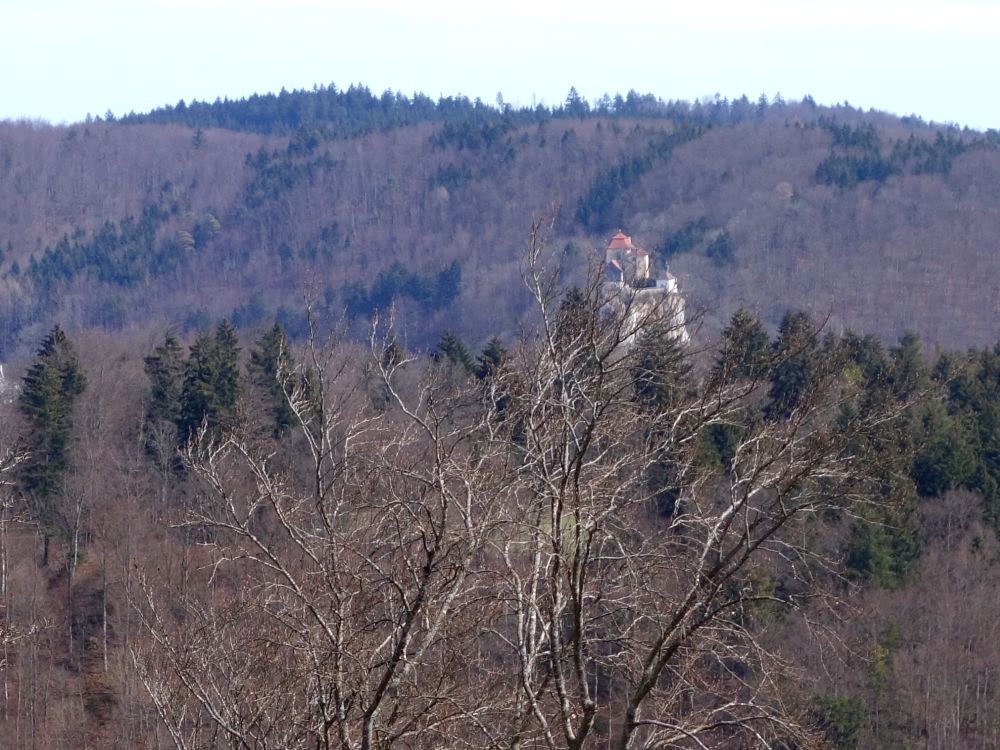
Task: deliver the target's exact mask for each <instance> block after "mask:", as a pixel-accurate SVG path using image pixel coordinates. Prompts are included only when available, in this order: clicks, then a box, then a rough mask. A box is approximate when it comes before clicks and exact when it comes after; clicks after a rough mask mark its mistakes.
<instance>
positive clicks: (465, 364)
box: [431, 330, 476, 375]
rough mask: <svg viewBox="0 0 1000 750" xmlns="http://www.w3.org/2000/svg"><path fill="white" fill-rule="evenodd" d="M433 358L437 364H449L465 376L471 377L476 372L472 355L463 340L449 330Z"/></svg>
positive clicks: (443, 335) (432, 355) (444, 334)
mask: <svg viewBox="0 0 1000 750" xmlns="http://www.w3.org/2000/svg"><path fill="white" fill-rule="evenodd" d="M431 357H432V358H433V359H434V361H435V362H438V363H443V364H449V365H451V366H453V367H454V368H456V369H457V370H459V371H460V372H462V373H463V374H465V375H471V374H473V373H474V372H475V370H476V368H475V365H473V363H472V355H471V354H469V350H468V349H466V347H465V344H464V343H462V339H460V338H459V337H458V336H456V335H455V334H453V333H452V332H451V331H448V330H445V331H444V332H443V333H442V334H441V340H440V341H438V343H437V346H436V347H435V348H434V351H433V352H432V353H431Z"/></svg>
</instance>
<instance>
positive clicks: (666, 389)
mask: <svg viewBox="0 0 1000 750" xmlns="http://www.w3.org/2000/svg"><path fill="white" fill-rule="evenodd" d="M690 374H691V363H690V362H689V361H688V356H687V352H685V351H684V347H683V345H682V344H681V343H680V342H679V341H678V340H677V337H676V336H675V335H673V332H672V331H669V330H667V329H666V328H665V327H664V326H662V325H650V326H648V327H646V328H645V329H643V331H642V333H640V334H639V340H638V341H637V342H636V351H635V366H634V370H633V377H634V380H635V396H636V400H637V401H638V402H639V403H640V404H642V406H643V407H645V408H646V409H650V410H652V411H657V412H659V411H663V410H665V409H667V408H669V407H670V406H671V405H673V404H675V403H677V402H678V401H679V400H680V399H681V398H683V397H684V396H685V395H686V394H687V391H688V389H689V388H690V386H691V379H690Z"/></svg>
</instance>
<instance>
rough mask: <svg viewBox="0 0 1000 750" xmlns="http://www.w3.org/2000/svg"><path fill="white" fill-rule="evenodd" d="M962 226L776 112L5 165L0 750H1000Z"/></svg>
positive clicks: (531, 113) (919, 181) (993, 309)
mask: <svg viewBox="0 0 1000 750" xmlns="http://www.w3.org/2000/svg"><path fill="white" fill-rule="evenodd" d="M998 197H1000V136H998V134H997V133H996V132H994V131H990V132H987V133H980V132H973V131H969V130H961V129H958V128H955V127H950V126H940V125H934V124H928V123H925V122H923V121H921V120H920V119H919V118H917V117H908V118H899V117H894V116H890V115H887V114H884V113H878V112H862V111H859V110H855V109H852V108H850V107H848V106H846V105H844V106H838V107H822V106H818V105H817V104H815V103H814V102H813V101H812V100H811V99H809V98H808V97H807V98H806V100H805V101H802V102H786V101H784V100H782V99H781V98H780V96H779V97H775V98H774V99H773V100H769V99H768V98H767V97H766V96H761V98H760V99H759V100H756V101H751V100H748V99H747V98H746V97H744V98H742V99H739V100H734V101H727V100H723V99H719V98H716V99H714V100H711V101H704V102H696V103H694V104H689V103H685V102H664V101H661V100H658V99H655V98H653V97H651V96H643V95H639V94H636V93H635V92H630V93H629V94H628V95H627V96H624V97H623V96H616V97H614V98H613V99H612V98H610V97H604V98H603V99H601V100H599V101H596V102H587V101H585V100H584V99H582V98H581V97H580V96H579V95H578V94H577V92H576V91H575V90H573V91H571V92H570V94H569V96H568V98H567V100H566V102H565V103H564V104H563V105H561V106H558V107H555V108H552V109H546V108H541V107H539V108H535V109H514V108H511V107H509V106H508V105H505V104H503V102H502V99H500V98H499V97H498V103H497V105H496V106H493V105H485V104H483V103H482V102H480V101H478V100H477V101H475V102H471V101H469V100H467V99H464V98H461V97H458V98H442V99H440V100H438V101H432V100H430V99H428V98H426V97H423V96H421V95H415V96H414V97H412V98H409V97H405V96H401V95H398V94H391V93H388V92H387V93H386V94H383V95H381V96H379V95H373V94H371V92H369V91H367V90H366V89H362V88H359V87H352V88H351V89H348V90H346V91H342V90H337V89H336V88H335V87H332V86H331V87H318V88H315V89H313V90H312V91H295V92H285V91H283V92H282V93H281V94H279V95H275V96H270V95H268V96H256V97H251V98H250V99H247V100H240V101H235V102H231V101H228V100H226V101H216V102H215V103H213V104H208V103H199V102H193V103H191V104H185V103H183V102H181V103H178V104H177V105H174V106H169V107H164V108H162V109H159V110H155V111H153V112H150V113H143V114H134V113H133V114H129V115H124V116H119V117H115V116H114V115H113V114H112V113H108V115H106V116H104V117H101V118H88V120H87V121H86V122H81V123H77V124H75V125H69V126H61V127H53V126H49V125H46V124H42V123H32V122H16V123H13V122H5V123H0V228H2V230H3V234H2V235H0V363H2V365H3V369H2V371H0V375H2V377H0V646H2V649H3V650H2V654H0V748H4V749H6V748H11V749H12V750H29V749H30V750H44V749H47V748H121V749H122V750H124V749H126V748H148V749H149V750H168V749H170V748H173V749H174V750H195V749H196V748H219V749H220V750H221V749H222V748H233V749H235V748H242V749H249V748H254V749H258V748H259V749H261V750H264V749H265V748H341V749H343V750H348V749H350V750H376V749H378V750H389V749H390V748H392V749H393V750H395V749H397V748H405V749H407V750H409V749H411V748H412V749H414V750H417V749H419V750H424V749H425V748H426V749H428V750H429V749H430V748H469V749H470V750H471V749H472V748H495V749H497V750H499V749H500V748H506V749H515V748H520V749H521V750H535V749H543V748H544V749H546V750H563V749H565V750H569V749H571V748H573V749H579V750H583V749H590V748H618V749H619V750H632V749H635V748H644V749H647V748H648V749H649V750H653V749H654V748H656V749H667V748H672V749H676V750H698V749H704V748H718V749H719V750H737V749H742V748H748V749H749V748H754V749H758V748H759V749H763V748H769V749H770V750H859V749H861V748H872V749H878V750H882V749H883V748H885V749H888V748H912V749H913V750H916V749H917V748H923V749H926V750H951V749H953V748H959V749H964V748H968V749H969V750H986V749H987V748H995V747H997V745H998V743H1000V652H998V651H997V648H996V643H997V640H998V638H997V636H998V633H997V631H998V624H997V623H1000V604H998V603H997V601H998V599H997V597H996V589H997V586H1000V344H997V339H998V337H1000V254H998V253H997V252H996V245H995V243H996V239H995V238H996V237H998V236H1000V212H998V210H997V208H996V206H997V205H1000V201H998ZM619 228H622V229H624V230H625V231H626V232H627V233H629V234H630V235H631V236H632V237H633V238H634V239H635V240H636V242H638V243H639V244H641V245H642V246H643V247H645V248H648V249H649V250H650V251H651V252H652V254H653V263H654V274H655V275H659V274H661V273H662V272H663V271H664V270H665V267H666V266H667V265H669V269H670V272H671V273H673V274H674V275H675V276H676V277H677V278H678V283H679V287H680V291H681V293H682V294H683V295H684V298H685V299H686V302H687V312H688V324H687V326H688V329H689V332H690V334H691V340H690V342H689V343H682V342H686V337H685V336H681V332H679V331H678V330H676V326H677V320H676V318H675V317H673V315H672V310H669V309H665V308H663V307H658V304H659V305H661V306H662V305H666V304H667V303H666V302H664V301H662V300H661V302H660V303H655V302H654V303H649V302H647V303H644V304H639V303H638V302H637V300H638V299H639V297H638V292H637V291H636V290H634V289H630V288H629V287H628V285H622V286H621V288H618V289H617V290H616V291H609V289H610V288H609V286H608V285H607V284H606V283H605V282H606V277H605V276H604V275H603V274H604V271H605V269H604V268H603V263H602V261H603V254H602V253H601V252H599V250H600V249H602V248H603V247H604V245H605V244H606V243H607V241H608V238H609V237H610V236H611V234H612V233H613V232H614V231H616V230H617V229H619ZM609 295H613V296H614V299H613V300H611V301H610V302H609V299H608V297H609ZM664 299H666V298H664Z"/></svg>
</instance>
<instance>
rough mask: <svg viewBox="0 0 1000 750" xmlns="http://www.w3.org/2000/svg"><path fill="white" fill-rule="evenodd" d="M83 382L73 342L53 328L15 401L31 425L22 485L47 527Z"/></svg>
mask: <svg viewBox="0 0 1000 750" xmlns="http://www.w3.org/2000/svg"><path fill="white" fill-rule="evenodd" d="M86 385H87V380H86V377H85V376H84V374H83V370H82V369H81V368H80V362H79V360H78V359H77V356H76V352H75V351H74V350H73V345H72V344H71V343H70V341H69V339H67V338H66V334H65V333H64V332H63V330H62V329H61V328H60V327H59V326H58V325H57V326H55V327H54V328H53V329H52V330H51V331H50V332H49V335H48V336H46V337H45V339H44V340H43V341H42V345H41V347H40V348H39V350H38V353H37V355H36V356H35V359H34V361H33V362H32V364H31V366H30V367H29V368H28V371H27V373H26V374H25V376H24V382H23V386H22V391H21V396H20V398H19V400H18V408H19V409H20V411H21V414H23V415H24V417H25V419H26V420H27V422H28V425H29V430H28V435H29V437H28V450H29V457H28V460H27V461H25V463H24V464H23V465H22V470H21V474H20V480H21V485H22V487H23V488H24V490H25V492H26V493H27V494H28V495H29V496H30V497H31V498H33V500H34V501H35V504H36V509H37V512H38V514H39V516H40V517H41V519H42V521H43V522H44V523H46V524H48V525H51V524H52V523H53V522H54V521H55V520H56V519H55V513H54V507H55V506H54V502H53V500H54V498H55V497H56V495H58V493H59V491H60V490H61V488H62V481H63V476H64V474H65V472H66V470H67V468H68V467H69V455H68V448H69V440H70V434H71V432H72V427H73V423H72V418H73V404H74V402H75V401H76V398H77V397H78V396H79V395H80V394H81V393H83V391H84V388H86Z"/></svg>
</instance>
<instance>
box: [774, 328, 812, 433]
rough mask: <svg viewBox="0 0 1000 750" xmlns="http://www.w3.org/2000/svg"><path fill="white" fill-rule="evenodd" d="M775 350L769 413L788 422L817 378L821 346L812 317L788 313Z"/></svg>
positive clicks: (775, 344) (775, 343)
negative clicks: (818, 342)
mask: <svg viewBox="0 0 1000 750" xmlns="http://www.w3.org/2000/svg"><path fill="white" fill-rule="evenodd" d="M773 349H774V358H775V362H776V364H775V366H774V369H773V370H772V372H771V390H770V393H769V395H770V397H771V402H770V403H769V404H768V405H767V409H766V413H767V416H768V417H770V418H779V419H787V418H788V417H789V416H791V414H792V412H794V411H795V409H796V408H797V407H798V406H799V405H800V403H801V400H802V396H803V395H804V394H805V393H807V392H808V391H809V387H810V386H811V385H812V383H813V379H814V378H815V377H816V366H817V350H818V344H817V341H816V328H815V326H814V325H813V323H812V321H811V320H810V319H809V315H808V313H805V312H803V311H801V310H798V311H794V312H793V311H789V312H787V313H785V317H784V318H782V320H781V325H780V326H779V327H778V338H777V340H776V341H775V342H774V347H773Z"/></svg>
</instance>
